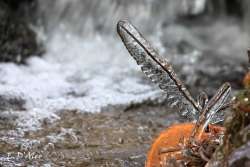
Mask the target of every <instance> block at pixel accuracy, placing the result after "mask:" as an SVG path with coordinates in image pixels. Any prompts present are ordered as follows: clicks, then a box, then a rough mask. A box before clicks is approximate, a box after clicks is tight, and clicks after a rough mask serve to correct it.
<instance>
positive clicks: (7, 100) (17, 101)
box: [0, 95, 25, 111]
mask: <svg viewBox="0 0 250 167" xmlns="http://www.w3.org/2000/svg"><path fill="white" fill-rule="evenodd" d="M24 105H25V100H24V99H22V98H21V97H12V96H7V95H0V111H4V110H6V111H10V110H12V111H21V110H25V107H24Z"/></svg>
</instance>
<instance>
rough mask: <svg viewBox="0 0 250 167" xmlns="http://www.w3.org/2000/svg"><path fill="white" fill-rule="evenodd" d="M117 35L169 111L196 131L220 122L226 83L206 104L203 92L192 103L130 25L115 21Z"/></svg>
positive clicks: (171, 72) (227, 91)
mask: <svg viewBox="0 0 250 167" xmlns="http://www.w3.org/2000/svg"><path fill="white" fill-rule="evenodd" d="M117 32H118V34H119V36H120V37H121V39H122V42H123V43H124V45H125V47H126V48H127V50H128V51H129V53H130V55H131V56H132V57H133V58H134V59H135V60H136V62H137V64H138V65H139V66H140V67H141V70H142V71H143V72H144V73H145V74H146V76H147V77H149V78H150V79H151V80H152V81H153V82H154V83H156V84H157V85H158V86H159V87H160V89H162V90H163V91H165V92H166V94H167V99H168V103H169V105H170V106H171V107H175V108H176V109H178V110H179V112H180V114H181V115H182V116H186V117H188V118H190V119H191V120H193V121H195V122H196V124H197V127H198V129H200V128H202V129H205V128H206V127H207V125H208V124H209V123H216V122H218V121H221V119H222V118H220V117H219V116H217V114H216V113H218V111H220V110H222V109H225V108H226V107H227V106H228V104H226V102H227V99H228V97H229V95H230V91H231V86H230V84H229V83H224V84H223V85H222V86H221V87H220V88H219V90H218V91H217V92H216V94H215V95H214V96H213V97H212V98H211V99H210V100H209V101H208V98H207V95H206V94H205V93H204V92H203V93H202V94H201V95H200V96H199V97H198V101H196V100H194V98H193V97H192V96H191V94H190V92H189V91H188V90H187V88H186V87H185V85H184V84H183V82H182V81H181V80H180V79H179V78H178V77H177V75H176V73H175V72H174V70H173V68H172V65H171V64H170V63H169V62H168V61H167V60H166V59H163V58H162V57H160V55H159V54H158V53H157V52H156V51H155V50H154V48H153V47H152V46H151V44H150V43H149V42H148V41H147V40H146V39H145V38H144V37H143V36H142V35H141V33H140V32H139V31H138V30H137V29H136V28H135V27H134V26H133V25H132V24H131V23H129V22H128V21H126V20H121V21H119V22H118V24H117ZM195 134H196V133H195V131H194V135H195Z"/></svg>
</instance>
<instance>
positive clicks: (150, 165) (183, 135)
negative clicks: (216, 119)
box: [145, 123, 225, 167]
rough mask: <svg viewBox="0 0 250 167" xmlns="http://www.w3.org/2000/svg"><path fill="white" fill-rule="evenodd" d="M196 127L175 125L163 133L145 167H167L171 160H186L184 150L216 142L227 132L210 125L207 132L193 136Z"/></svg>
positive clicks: (154, 145)
mask: <svg viewBox="0 0 250 167" xmlns="http://www.w3.org/2000/svg"><path fill="white" fill-rule="evenodd" d="M195 126H196V124H195V123H181V124H174V125H172V126H170V127H169V128H167V129H166V130H164V131H163V132H161V134H160V135H159V136H158V137H157V138H156V140H155V141H154V143H153V144H152V146H151V149H150V150H149V152H148V156H147V162H146V165H145V166H146V167H165V166H166V162H168V160H170V159H175V160H182V159H184V156H183V150H185V149H186V148H189V149H192V148H194V147H197V146H198V145H199V143H204V142H208V140H214V139H215V138H218V136H220V135H223V134H224V131H225V129H224V128H223V127H221V126H216V125H209V126H208V131H207V132H206V131H201V132H198V133H197V135H195V136H193V131H194V129H195ZM193 142H195V144H193Z"/></svg>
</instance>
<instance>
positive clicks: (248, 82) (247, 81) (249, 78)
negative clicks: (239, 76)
mask: <svg viewBox="0 0 250 167" xmlns="http://www.w3.org/2000/svg"><path fill="white" fill-rule="evenodd" d="M243 85H244V87H245V88H250V72H248V73H247V74H246V75H245V77H244V79H243Z"/></svg>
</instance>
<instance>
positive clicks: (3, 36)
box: [0, 0, 42, 63]
mask: <svg viewBox="0 0 250 167" xmlns="http://www.w3.org/2000/svg"><path fill="white" fill-rule="evenodd" d="M21 2H24V1H20V2H17V1H14V0H11V1H8V2H7V1H2V2H0V20H1V23H0V62H16V63H23V62H24V61H25V59H26V58H28V57H30V56H32V55H40V54H41V53H42V51H41V50H42V49H41V47H40V46H39V44H38V43H37V40H36V34H35V32H34V31H33V30H32V29H31V28H30V27H29V26H28V24H29V23H28V21H27V19H26V18H25V14H24V13H23V14H21V13H22V12H21V11H22V10H21V8H20V4H21ZM26 2H28V1H26ZM19 9H20V10H19Z"/></svg>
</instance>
